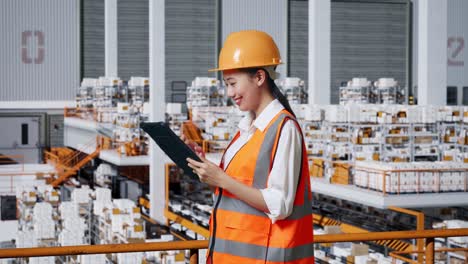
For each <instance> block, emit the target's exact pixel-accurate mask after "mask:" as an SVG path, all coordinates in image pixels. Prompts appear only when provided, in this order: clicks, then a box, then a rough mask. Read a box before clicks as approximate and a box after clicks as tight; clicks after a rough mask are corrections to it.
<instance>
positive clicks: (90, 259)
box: [78, 254, 106, 264]
mask: <svg viewBox="0 0 468 264" xmlns="http://www.w3.org/2000/svg"><path fill="white" fill-rule="evenodd" d="M78 259H79V260H80V264H96V263H106V255H104V254H99V255H79V256H78Z"/></svg>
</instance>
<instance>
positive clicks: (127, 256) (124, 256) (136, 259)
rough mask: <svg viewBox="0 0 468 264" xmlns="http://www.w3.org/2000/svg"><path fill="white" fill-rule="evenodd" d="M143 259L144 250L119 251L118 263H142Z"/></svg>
mask: <svg viewBox="0 0 468 264" xmlns="http://www.w3.org/2000/svg"><path fill="white" fill-rule="evenodd" d="M142 261H143V253H142V252H132V253H117V263H118V264H141V263H142Z"/></svg>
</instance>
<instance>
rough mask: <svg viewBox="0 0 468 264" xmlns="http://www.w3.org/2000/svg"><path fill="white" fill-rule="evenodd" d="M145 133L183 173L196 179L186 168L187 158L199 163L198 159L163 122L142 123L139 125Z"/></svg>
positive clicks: (190, 169) (190, 170)
mask: <svg viewBox="0 0 468 264" xmlns="http://www.w3.org/2000/svg"><path fill="white" fill-rule="evenodd" d="M140 127H141V129H143V131H145V132H146V133H147V134H148V135H150V137H151V138H152V139H153V140H154V142H156V144H158V146H159V147H160V148H161V149H162V150H163V151H164V153H166V155H167V156H169V158H171V160H172V161H173V162H174V163H175V164H176V165H177V166H178V167H179V168H181V169H183V170H184V173H185V174H187V175H190V176H193V177H196V178H197V179H198V175H196V174H195V173H194V172H193V169H192V168H190V167H189V166H187V163H188V162H187V160H186V159H187V158H191V159H193V160H196V161H200V162H201V160H200V158H199V157H198V156H197V154H195V152H193V150H192V149H191V148H190V147H189V146H187V144H185V143H184V141H182V139H180V137H179V136H177V135H176V134H175V133H174V131H172V129H171V128H170V127H169V126H168V125H167V124H166V123H164V122H144V123H141V124H140Z"/></svg>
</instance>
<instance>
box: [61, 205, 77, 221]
mask: <svg viewBox="0 0 468 264" xmlns="http://www.w3.org/2000/svg"><path fill="white" fill-rule="evenodd" d="M59 213H60V216H61V218H62V219H66V218H72V217H79V210H78V205H77V204H76V203H75V202H71V201H70V202H62V203H60V205H59Z"/></svg>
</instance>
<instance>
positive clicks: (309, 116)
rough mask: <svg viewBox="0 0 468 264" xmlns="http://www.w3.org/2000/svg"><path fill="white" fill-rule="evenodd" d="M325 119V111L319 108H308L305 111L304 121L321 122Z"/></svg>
mask: <svg viewBox="0 0 468 264" xmlns="http://www.w3.org/2000/svg"><path fill="white" fill-rule="evenodd" d="M324 118H325V111H324V110H323V109H322V108H320V107H319V106H316V105H314V106H309V107H308V109H306V112H305V117H304V119H305V120H307V121H323V119H324Z"/></svg>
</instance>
